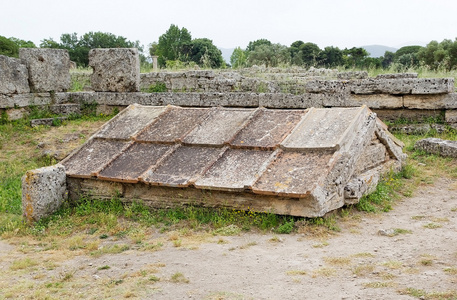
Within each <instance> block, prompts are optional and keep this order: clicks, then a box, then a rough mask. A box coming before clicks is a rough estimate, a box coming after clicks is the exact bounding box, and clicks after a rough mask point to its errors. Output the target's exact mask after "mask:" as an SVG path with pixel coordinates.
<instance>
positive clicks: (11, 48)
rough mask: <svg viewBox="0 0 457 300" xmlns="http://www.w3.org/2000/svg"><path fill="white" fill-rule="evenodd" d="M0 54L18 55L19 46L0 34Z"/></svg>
mask: <svg viewBox="0 0 457 300" xmlns="http://www.w3.org/2000/svg"><path fill="white" fill-rule="evenodd" d="M0 55H6V56H11V57H18V55H19V47H18V46H17V45H16V43H14V42H13V41H11V40H10V39H8V38H6V37H4V36H1V35H0Z"/></svg>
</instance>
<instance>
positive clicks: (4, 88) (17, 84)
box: [0, 55, 30, 94]
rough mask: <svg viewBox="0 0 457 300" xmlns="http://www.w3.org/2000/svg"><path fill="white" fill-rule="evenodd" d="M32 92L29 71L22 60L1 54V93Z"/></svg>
mask: <svg viewBox="0 0 457 300" xmlns="http://www.w3.org/2000/svg"><path fill="white" fill-rule="evenodd" d="M21 93H30V88H29V73H28V70H27V67H26V66H25V65H24V64H23V63H21V60H19V59H17V58H12V57H8V56H4V55H0V94H21Z"/></svg>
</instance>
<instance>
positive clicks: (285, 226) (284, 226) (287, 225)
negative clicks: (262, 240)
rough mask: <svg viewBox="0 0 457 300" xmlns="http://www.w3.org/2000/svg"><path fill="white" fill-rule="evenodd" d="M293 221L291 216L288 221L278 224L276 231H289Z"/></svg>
mask: <svg viewBox="0 0 457 300" xmlns="http://www.w3.org/2000/svg"><path fill="white" fill-rule="evenodd" d="M294 225H295V221H294V219H293V218H291V219H290V220H289V221H287V222H285V223H284V224H282V225H280V226H279V227H278V229H277V230H276V232H277V233H291V232H292V230H293V229H294Z"/></svg>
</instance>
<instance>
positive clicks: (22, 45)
mask: <svg viewBox="0 0 457 300" xmlns="http://www.w3.org/2000/svg"><path fill="white" fill-rule="evenodd" d="M9 40H10V41H12V42H14V43H15V44H16V45H17V46H18V47H19V48H36V45H35V44H34V43H33V42H32V41H24V40H21V39H18V38H15V37H10V38H9Z"/></svg>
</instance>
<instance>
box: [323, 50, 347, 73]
mask: <svg viewBox="0 0 457 300" xmlns="http://www.w3.org/2000/svg"><path fill="white" fill-rule="evenodd" d="M320 64H321V65H323V66H324V67H330V68H333V67H337V66H341V65H343V51H341V50H340V48H338V47H333V46H329V47H325V48H324V50H323V51H322V52H321V53H320Z"/></svg>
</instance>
